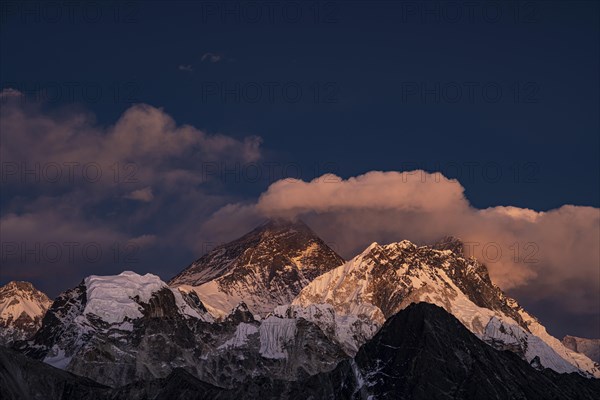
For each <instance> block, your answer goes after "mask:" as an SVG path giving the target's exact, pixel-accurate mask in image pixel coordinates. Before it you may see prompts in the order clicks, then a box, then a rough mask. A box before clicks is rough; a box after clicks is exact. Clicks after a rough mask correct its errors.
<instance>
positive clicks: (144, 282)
mask: <svg viewBox="0 0 600 400" xmlns="http://www.w3.org/2000/svg"><path fill="white" fill-rule="evenodd" d="M85 286H86V289H87V304H86V306H85V310H84V311H83V314H84V315H87V314H94V315H96V316H98V317H100V318H101V319H102V320H104V321H106V322H108V323H111V324H112V323H117V322H121V321H124V320H125V318H129V319H137V318H141V317H142V313H141V312H140V305H139V304H138V303H137V302H136V301H135V300H134V299H133V298H134V297H135V296H138V298H139V301H140V302H143V303H147V302H148V301H149V300H150V298H151V297H152V293H154V292H156V291H158V290H160V289H162V288H165V287H168V286H167V284H166V283H165V282H163V281H161V280H160V278H159V277H158V276H156V275H153V274H146V275H138V274H136V273H135V272H131V271H125V272H122V273H120V274H119V275H112V276H98V275H90V276H88V277H87V278H85Z"/></svg>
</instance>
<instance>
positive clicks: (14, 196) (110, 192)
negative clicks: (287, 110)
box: [0, 89, 261, 290]
mask: <svg viewBox="0 0 600 400" xmlns="http://www.w3.org/2000/svg"><path fill="white" fill-rule="evenodd" d="M0 99H1V100H2V107H1V109H0V132H1V137H0V139H1V146H0V159H1V160H2V163H1V165H0V182H1V184H2V197H1V206H2V207H1V209H2V212H1V214H0V234H1V238H2V245H3V248H2V258H3V259H2V270H1V271H0V272H1V274H2V279H3V280H7V279H26V278H27V277H28V276H38V277H41V276H43V275H44V274H46V275H47V274H48V270H51V271H56V272H58V271H63V272H65V271H71V272H72V273H73V274H75V275H78V276H79V277H78V278H77V279H80V277H82V276H85V275H87V274H89V273H111V272H116V271H120V270H122V269H123V268H126V267H129V268H147V267H144V266H140V265H131V264H130V262H129V259H128V257H124V256H123V257H121V255H123V254H125V253H132V251H131V250H125V251H122V250H121V249H119V251H120V253H119V254H117V255H118V256H119V257H111V256H110V255H111V254H112V253H113V251H114V248H115V246H116V245H119V246H121V247H123V246H129V247H128V249H131V248H132V247H131V246H133V245H132V244H131V243H134V244H135V246H140V247H144V246H146V247H148V246H162V247H163V248H169V247H171V246H175V248H177V249H181V248H182V244H183V248H184V249H186V248H192V247H193V246H192V245H191V243H192V242H193V239H192V238H191V235H190V232H189V231H187V229H192V230H193V229H194V226H195V225H196V224H199V221H202V220H203V219H205V218H206V217H207V216H208V215H210V214H211V213H212V212H213V211H214V210H216V209H218V208H219V207H221V206H222V205H223V204H224V203H225V202H227V201H231V200H232V199H233V198H231V197H228V196H227V194H223V193H219V192H217V191H215V190H208V187H209V186H210V183H211V182H209V179H210V176H207V175H206V174H203V173H202V168H203V164H205V163H218V162H228V163H248V162H254V161H256V160H258V159H260V158H261V149H260V144H261V139H260V138H259V137H256V136H248V137H245V138H241V139H238V138H233V137H231V136H227V135H224V134H209V133H206V132H204V131H202V130H200V129H197V128H195V127H193V126H190V125H178V124H177V123H176V122H175V121H174V120H173V118H172V117H171V116H169V115H168V114H167V113H166V112H165V111H164V110H162V109H160V108H156V107H153V106H150V105H146V104H137V105H134V106H131V107H130V108H128V109H127V110H125V112H124V113H123V114H122V115H121V116H120V118H119V119H118V120H117V121H116V122H115V123H114V124H112V125H109V126H102V125H100V124H98V123H97V122H96V120H95V117H94V115H92V114H90V113H89V112H86V111H85V110H82V109H80V108H77V107H67V108H52V107H48V105H46V104H39V103H33V102H29V101H28V99H27V98H26V97H25V96H23V95H21V94H20V93H19V92H18V91H16V90H14V89H7V90H4V91H2V92H1V93H0ZM181 237H185V238H186V239H183V240H182V239H181ZM72 242H75V243H79V244H80V245H79V246H80V247H79V248H80V249H81V246H82V244H84V243H85V244H90V243H94V244H98V245H99V246H100V247H101V248H102V250H103V252H104V255H105V260H104V261H106V262H105V263H104V264H100V263H95V264H93V265H90V264H89V263H86V260H85V259H84V258H85V257H82V255H81V253H80V252H76V254H77V255H78V257H75V259H74V260H67V262H65V256H64V255H65V254H67V252H68V251H69V249H68V248H65V245H64V243H72ZM15 244H16V245H17V247H18V248H17V249H16V250H15V249H14V247H15ZM54 244H58V245H59V246H60V247H61V248H60V250H61V251H63V252H64V253H63V257H62V258H61V259H60V260H58V261H56V262H48V259H49V257H46V255H45V254H42V256H41V257H40V252H43V251H44V248H48V247H49V246H54ZM187 244H190V245H189V246H188V245H187ZM7 246H8V247H7ZM186 246H187V247H186ZM23 249H24V251H25V256H22V254H21V253H22V251H21V250H23ZM40 249H41V250H40ZM136 249H137V247H136ZM7 253H8V256H7ZM121 253H122V254H121ZM180 267H181V266H169V267H168V268H180ZM164 268H167V267H166V266H165V267H164ZM63 272H60V273H63ZM65 273H66V272H65ZM63 285H64V282H63ZM65 288H66V287H62V288H61V290H63V289H65Z"/></svg>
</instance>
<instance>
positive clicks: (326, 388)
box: [0, 303, 600, 400]
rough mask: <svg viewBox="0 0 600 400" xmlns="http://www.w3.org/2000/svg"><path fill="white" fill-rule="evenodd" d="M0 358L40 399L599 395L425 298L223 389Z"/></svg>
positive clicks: (595, 384)
mask: <svg viewBox="0 0 600 400" xmlns="http://www.w3.org/2000/svg"><path fill="white" fill-rule="evenodd" d="M0 361H1V365H0V389H1V390H2V393H3V395H5V396H6V398H8V399H16V398H19V399H20V398H33V397H34V396H35V395H39V394H43V395H44V398H45V399H60V398H82V399H87V398H94V399H100V400H102V399H109V398H110V399H115V400H119V399H122V400H125V399H127V400H137V399H140V400H141V399H182V400H183V399H257V398H262V399H282V398H284V399H314V400H317V399H340V400H341V399H356V400H358V399H367V398H372V399H413V400H421V399H423V400H425V399H427V400H429V399H457V400H458V399H464V400H471V399H472V400H480V399H491V400H494V399H495V400H504V399H506V400H509V399H528V400H537V399H540V400H541V399H544V400H546V399H557V400H558V399H580V400H586V399H597V398H598V396H599V395H600V380H597V379H586V378H583V377H582V376H580V375H578V374H557V373H555V372H553V371H551V370H547V369H546V370H543V371H538V370H536V369H534V368H531V367H530V366H529V365H528V364H527V363H526V362H524V361H523V360H521V359H520V358H519V357H518V356H516V355H514V354H512V353H510V352H506V351H498V350H495V349H493V348H492V347H490V346H488V345H486V344H485V343H483V342H482V341H480V340H479V339H478V338H477V337H476V336H474V335H473V334H472V333H470V332H469V331H468V330H467V329H466V328H465V327H464V326H463V325H462V324H461V323H460V322H459V321H458V320H457V319H456V318H454V317H453V316H452V315H450V314H448V313H447V312H446V311H444V310H443V309H442V308H440V307H437V306H434V305H431V304H427V303H419V304H413V305H411V306H409V307H407V308H406V309H405V310H403V311H401V312H399V313H398V314H396V315H394V316H392V317H391V318H390V319H389V320H388V321H387V322H386V323H385V325H384V326H383V328H382V329H381V330H380V332H379V333H378V334H377V335H376V336H375V337H374V338H373V339H372V340H371V341H369V342H368V343H367V344H365V345H364V346H363V347H361V349H360V350H359V352H358V354H357V355H356V357H355V358H354V359H351V360H345V361H342V362H341V363H340V364H339V365H338V366H337V367H336V368H335V369H334V370H332V371H330V372H326V373H319V374H316V375H312V376H310V377H306V378H305V379H302V380H297V381H286V380H281V379H276V378H273V377H272V376H269V375H268V374H261V375H257V376H255V377H253V378H252V379H248V380H247V381H246V382H244V383H240V384H238V385H236V386H235V387H231V388H229V389H226V388H222V387H219V386H217V385H214V384H209V383H206V382H202V381H201V380H198V379H197V378H195V377H194V376H193V375H191V374H190V373H189V372H187V371H186V370H183V369H174V370H173V371H172V372H171V373H170V374H169V375H168V376H167V377H165V378H159V379H155V380H148V381H139V382H135V383H132V384H129V385H126V386H123V387H121V388H118V389H108V388H106V387H104V386H102V385H98V384H94V383H93V382H90V381H89V380H87V379H83V378H80V377H77V376H74V375H72V374H69V373H66V372H64V371H59V370H56V369H55V368H52V367H50V366H48V365H46V364H43V363H39V362H37V361H34V360H30V359H27V358H25V357H24V356H22V355H20V354H16V353H14V352H10V351H8V350H1V351H0ZM25 388H26V390H27V392H24V391H23V390H24V389H25ZM73 393H74V394H76V395H74V396H71V394H73ZM69 396H71V397H69ZM94 396H95V397H94Z"/></svg>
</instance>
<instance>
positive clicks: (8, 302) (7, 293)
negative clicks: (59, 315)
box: [0, 281, 52, 344]
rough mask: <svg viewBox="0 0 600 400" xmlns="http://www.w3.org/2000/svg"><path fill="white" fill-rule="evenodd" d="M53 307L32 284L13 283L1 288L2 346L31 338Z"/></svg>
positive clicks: (0, 332) (0, 318) (0, 335)
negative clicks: (49, 309)
mask: <svg viewBox="0 0 600 400" xmlns="http://www.w3.org/2000/svg"><path fill="white" fill-rule="evenodd" d="M51 305H52V301H51V300H50V299H49V298H48V296H46V295H45V294H44V293H42V292H40V291H39V290H37V289H36V288H35V287H34V286H33V285H32V284H31V283H30V282H20V281H12V282H9V283H7V284H6V285H4V286H2V287H1V288H0V328H1V331H0V344H9V343H11V342H13V341H15V340H22V339H27V338H29V337H31V336H32V335H33V334H34V333H35V332H36V331H37V330H38V329H39V327H40V325H41V321H42V318H43V317H44V314H46V311H47V310H48V308H50V306H51Z"/></svg>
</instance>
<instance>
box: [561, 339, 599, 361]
mask: <svg viewBox="0 0 600 400" xmlns="http://www.w3.org/2000/svg"><path fill="white" fill-rule="evenodd" d="M562 343H563V344H564V345H565V347H566V348H568V349H571V350H573V351H576V352H577V353H581V354H585V355H586V356H588V357H589V358H590V359H591V360H593V361H595V362H597V363H600V339H586V338H579V337H575V336H565V337H564V338H563V340H562Z"/></svg>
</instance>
